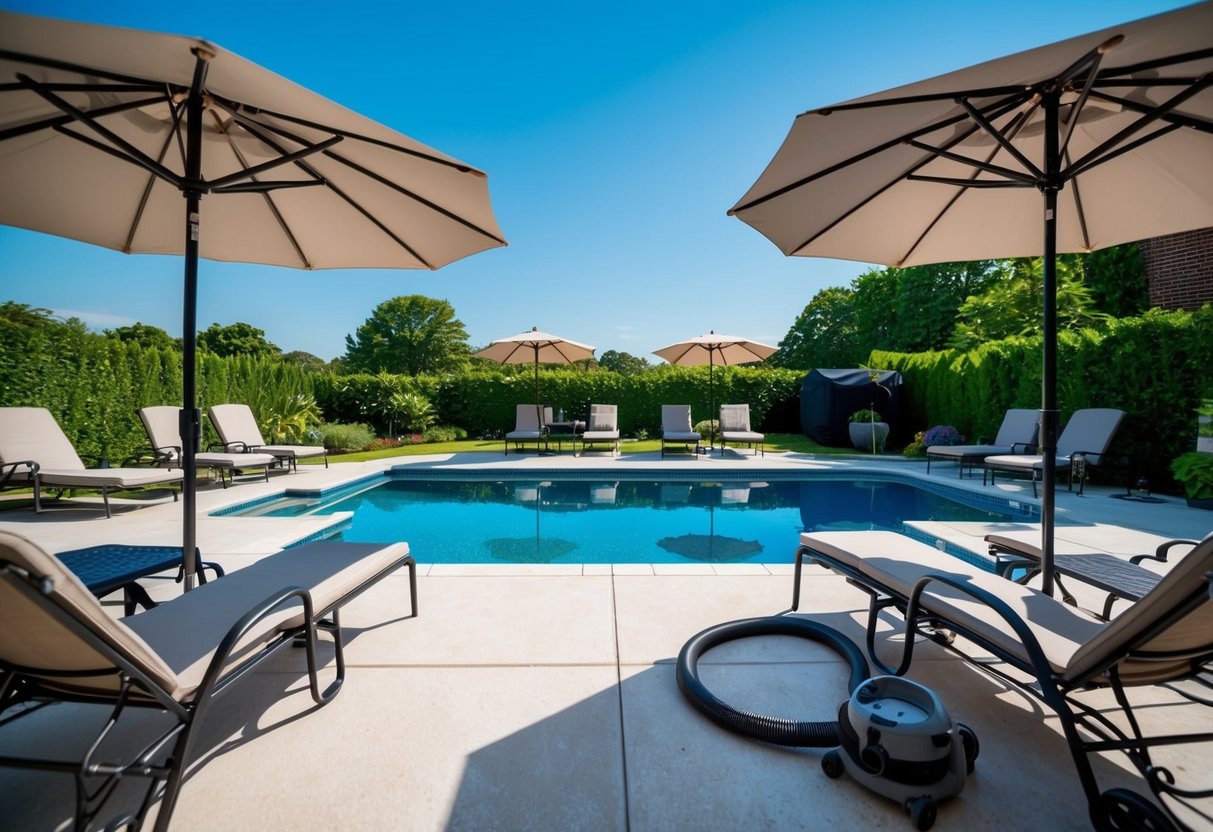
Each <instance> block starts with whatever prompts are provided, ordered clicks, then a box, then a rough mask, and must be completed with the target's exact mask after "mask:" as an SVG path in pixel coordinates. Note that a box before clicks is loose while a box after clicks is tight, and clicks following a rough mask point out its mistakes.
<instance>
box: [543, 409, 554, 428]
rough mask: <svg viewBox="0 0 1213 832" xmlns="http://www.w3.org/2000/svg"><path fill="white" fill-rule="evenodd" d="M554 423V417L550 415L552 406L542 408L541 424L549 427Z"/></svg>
mask: <svg viewBox="0 0 1213 832" xmlns="http://www.w3.org/2000/svg"><path fill="white" fill-rule="evenodd" d="M554 421H556V417H555V416H553V415H552V406H551V405H544V406H543V423H544V424H545V425H550V424H552V422H554Z"/></svg>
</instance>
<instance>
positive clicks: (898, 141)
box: [728, 88, 1031, 251]
mask: <svg viewBox="0 0 1213 832" xmlns="http://www.w3.org/2000/svg"><path fill="white" fill-rule="evenodd" d="M1030 97H1031V94H1030V93H1025V92H1024V90H1023V89H1022V88H1020V89H1019V90H1017V92H1016V94H1015V95H1013V96H1010V97H1008V98H1004V99H1001V100H999V101H997V102H994V104H992V105H991V106H990V108H989V109H990V110H991V112H994V113H995V117H997V116H1000V115H1003V114H1004V113H1006V112H1008V111H1009V110H1012V109H1014V108H1015V107H1017V106H1019V105H1020V104H1022V103H1023V102H1024V101H1025V100H1026V99H1027V98H1030ZM823 114H825V112H824V111H823ZM804 115H809V113H805V114H804ZM804 115H801V116H798V118H804ZM964 120H965V116H964V115H962V114H957V115H954V116H949V117H947V118H945V119H942V120H940V121H936V122H932V123H931V124H928V125H926V126H925V127H920V128H918V129H916V130H912V131H910V132H909V133H905V134H903V135H901V136H896V137H894V138H892V139H889V140H888V141H885V142H882V143H880V144H878V145H876V146H875V147H871V148H869V149H867V150H865V151H863V152H862V153H858V154H856V155H854V156H851V157H850V158H847V159H843V160H842V161H841V162H836V163H835V164H833V165H830V166H829V167H827V168H823V169H822V170H820V171H817V172H816V173H812V174H809V175H808V176H806V177H804V178H803V179H798V180H797V181H795V182H792V183H789V184H787V185H784V186H783V187H781V188H777V189H776V190H774V191H771V192H770V193H769V194H764V195H763V196H760V197H756V198H755V199H752V200H750V201H749V202H747V203H745V204H744V205H738V206H737V207H735V208H732V209H730V210H729V212H728V213H729V215H730V216H734V215H736V214H739V213H741V212H742V211H748V210H749V209H751V208H754V207H757V206H759V205H761V204H763V203H764V202H769V201H770V200H772V199H775V198H777V197H781V196H783V195H784V194H787V193H790V192H791V191H794V190H796V189H798V188H801V187H803V186H805V185H808V184H810V183H811V182H814V181H816V180H818V179H821V178H823V177H826V176H829V175H830V174H832V173H836V172H838V171H840V170H842V169H843V168H846V167H849V166H851V165H854V164H856V163H858V162H862V161H863V160H865V159H867V158H869V157H872V156H875V155H877V154H879V153H883V152H884V151H886V150H888V149H890V148H893V147H897V146H899V145H904V144H905V143H906V142H907V141H909V140H910V139H915V138H918V137H919V136H925V135H928V134H930V133H933V132H935V131H936V130H942V129H943V128H945V127H951V126H952V125H954V124H957V123H959V122H962V121H964ZM972 134H973V131H969V132H968V133H966V134H964V136H962V137H961V138H960V139H957V140H956V141H953V142H952V143H950V144H947V145H944V147H945V148H951V147H955V146H956V144H958V143H959V142H960V141H962V140H963V139H966V138H968V137H969V136H971V135H972ZM928 161H929V160H928ZM922 164H926V161H923V162H922V163H921V164H920V165H919V166H921V165H922ZM899 179H900V177H899ZM893 184H894V183H893V182H890V183H889V185H886V186H885V188H888V187H890V186H892V185H893ZM881 190H882V191H883V190H884V188H882V189H881ZM877 193H879V192H877ZM875 195H876V194H873V196H875ZM814 239H816V237H814ZM809 242H812V241H811V240H810V241H809ZM806 245H808V243H802V244H801V245H799V246H797V247H796V248H795V249H793V251H799V250H800V249H801V248H804V246H806Z"/></svg>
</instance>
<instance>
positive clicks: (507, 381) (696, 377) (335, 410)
mask: <svg viewBox="0 0 1213 832" xmlns="http://www.w3.org/2000/svg"><path fill="white" fill-rule="evenodd" d="M803 375H804V374H803V373H801V372H799V371H797V370H778V369H767V368H749V367H718V368H716V371H715V373H714V377H713V378H714V385H715V400H716V404H717V405H719V404H722V403H728V402H748V403H749V405H750V417H751V422H752V423H753V425H754V426H755V428H756V429H765V430H771V431H792V432H798V431H799V422H798V419H799V415H798V413H797V412H796V411H797V408H796V407H795V406H791V407H790V406H789V405H788V402H789V401H791V402H792V403H793V405H794V404H795V402H796V401H798V397H799V393H800V383H801V380H802V378H803ZM539 389H540V396H541V398H542V399H543V401H544V402H546V403H549V404H551V405H552V406H553V408H555V409H557V410H559V409H561V408H563V409H564V412H565V416H566V417H568V418H570V419H574V418H575V419H585V418H586V416H587V414H588V413H589V410H590V405H591V404H594V403H598V404H615V405H618V406H619V429H620V431H621V432H622V433H623V435H625V436H628V435H635V434H636V432H637V431H640V430H643V431H645V432H646V433H648V434H649V435H650V436H651V435H655V434H656V432H657V430H658V429H659V428H660V426H661V405H662V404H663V403H665V404H690V405H691V412H692V417H693V419H695V420H699V419H706V418H708V392H709V391H708V368H707V367H691V368H683V367H666V368H659V369H655V370H652V371H649V372H645V373H640V374H638V375H631V376H625V375H620V374H618V373H613V372H610V371H607V370H571V369H547V368H541V369H540V371H539ZM395 392H406V393H419V394H421V395H423V396H425V397H426V398H427V399H429V400H430V401H431V402H432V403H433V404H434V406H435V408H436V409H437V411H438V414H439V419H438V421H439V423H440V424H446V425H455V426H458V427H462V428H464V429H466V430H467V431H468V432H469V433H470V434H471V435H473V436H491V435H500V434H501V433H504V432H505V431H508V430H512V429H513V427H514V411H515V407H516V406H517V405H519V404H525V403H527V402H533V401H534V400H535V376H534V371H533V369H532V368H531V367H523V366H521V365H520V366H519V368H518V369H517V370H516V371H514V372H508V373H504V374H503V373H500V372H485V371H480V370H471V371H469V372H467V373H463V374H459V375H453V374H452V375H444V376H415V377H410V376H394V375H388V374H379V375H353V376H327V377H324V376H322V377H319V378H317V379H316V385H315V395H316V399H317V402H318V403H319V404H320V408H321V410H322V411H323V412H324V414H325V418H327V419H328V420H330V421H338V422H355V421H366V422H369V423H370V424H372V425H373V426H374V427H375V428H376V430H378V431H379V432H381V433H382V432H384V431H386V430H387V427H388V424H387V419H386V418H385V417H384V416H383V415H382V414H381V413H380V412H378V410H377V408H378V404H377V403H379V402H383V401H386V400H387V399H388V398H390V396H391V395H392V394H393V393H395ZM788 413H792V414H793V416H794V417H795V419H796V421H791V420H789V418H788V417H787V414H788Z"/></svg>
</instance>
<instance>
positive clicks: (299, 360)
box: [282, 350, 329, 371]
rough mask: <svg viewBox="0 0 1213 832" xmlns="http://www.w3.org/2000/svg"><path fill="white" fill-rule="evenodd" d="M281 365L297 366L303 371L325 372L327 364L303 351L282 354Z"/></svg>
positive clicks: (316, 356) (318, 357)
mask: <svg viewBox="0 0 1213 832" xmlns="http://www.w3.org/2000/svg"><path fill="white" fill-rule="evenodd" d="M282 363H283V364H297V365H299V366H300V367H302V368H303V369H305V370H316V371H320V370H327V369H328V368H329V364H328V362H327V361H325V360H324V359H323V358H321V357H320V356H318V355H312V354H311V353H310V352H304V351H303V350H291V351H290V352H284V353H283V354H282Z"/></svg>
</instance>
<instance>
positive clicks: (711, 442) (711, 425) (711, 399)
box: [708, 347, 716, 454]
mask: <svg viewBox="0 0 1213 832" xmlns="http://www.w3.org/2000/svg"><path fill="white" fill-rule="evenodd" d="M715 356H716V351H715V350H713V349H712V348H711V347H708V453H709V454H710V453H712V451H713V450H714V449H715V448H716V384H715V380H714V379H715V370H716V364H715V360H714V359H715Z"/></svg>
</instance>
